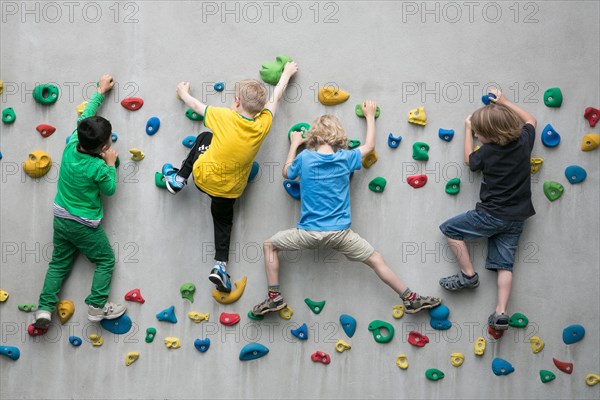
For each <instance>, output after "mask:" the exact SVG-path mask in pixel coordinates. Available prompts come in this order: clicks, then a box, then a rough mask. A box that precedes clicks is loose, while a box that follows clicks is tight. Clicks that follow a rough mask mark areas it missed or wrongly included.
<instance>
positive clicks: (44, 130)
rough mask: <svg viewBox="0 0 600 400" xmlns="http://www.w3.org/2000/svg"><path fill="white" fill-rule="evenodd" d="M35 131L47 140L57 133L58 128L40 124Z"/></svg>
mask: <svg viewBox="0 0 600 400" xmlns="http://www.w3.org/2000/svg"><path fill="white" fill-rule="evenodd" d="M35 130H37V131H38V132H39V133H40V135H42V137H43V138H47V137H48V136H50V135H52V134H53V133H54V132H56V128H55V127H53V126H52V125H48V124H39V125H38V126H36V127H35Z"/></svg>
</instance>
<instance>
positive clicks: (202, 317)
mask: <svg viewBox="0 0 600 400" xmlns="http://www.w3.org/2000/svg"><path fill="white" fill-rule="evenodd" d="M209 316H210V314H202V313H199V312H196V311H190V312H189V313H188V317H189V318H190V319H191V320H192V321H194V322H196V323H200V322H202V321H208V318H209Z"/></svg>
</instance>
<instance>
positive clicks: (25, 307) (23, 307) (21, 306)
mask: <svg viewBox="0 0 600 400" xmlns="http://www.w3.org/2000/svg"><path fill="white" fill-rule="evenodd" d="M17 308H18V309H19V310H21V311H23V312H32V311H33V309H34V308H35V304H19V305H18V306H17Z"/></svg>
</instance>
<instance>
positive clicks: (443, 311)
mask: <svg viewBox="0 0 600 400" xmlns="http://www.w3.org/2000/svg"><path fill="white" fill-rule="evenodd" d="M449 315H450V309H449V308H448V307H447V306H446V305H444V304H440V305H439V306H437V307H434V308H431V309H429V316H430V317H431V318H433V319H447V318H448V316H449Z"/></svg>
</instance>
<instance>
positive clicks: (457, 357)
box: [450, 353, 465, 367]
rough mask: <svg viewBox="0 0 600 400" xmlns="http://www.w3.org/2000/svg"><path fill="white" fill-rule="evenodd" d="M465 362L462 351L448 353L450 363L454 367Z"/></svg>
mask: <svg viewBox="0 0 600 400" xmlns="http://www.w3.org/2000/svg"><path fill="white" fill-rule="evenodd" d="M464 362H465V356H464V354H463V353H452V354H450V363H451V364H452V365H453V366H455V367H460V366H461V365H463V363H464Z"/></svg>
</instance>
